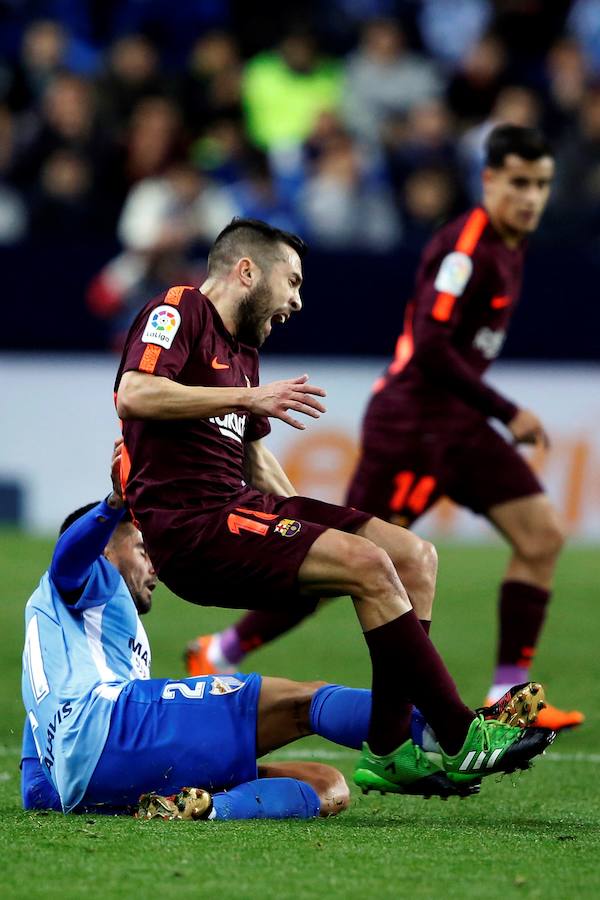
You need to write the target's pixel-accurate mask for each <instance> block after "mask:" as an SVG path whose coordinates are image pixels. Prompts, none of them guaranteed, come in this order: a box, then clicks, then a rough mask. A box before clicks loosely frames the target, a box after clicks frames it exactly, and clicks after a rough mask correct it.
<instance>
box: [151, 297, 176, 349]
mask: <svg viewBox="0 0 600 900" xmlns="http://www.w3.org/2000/svg"><path fill="white" fill-rule="evenodd" d="M180 325H181V313H180V312H179V310H178V309H175V308H174V307H173V306H157V307H156V309H153V310H152V312H151V313H150V315H149V316H148V321H147V322H146V327H145V329H144V333H143V335H142V341H143V342H144V344H158V346H159V347H164V349H165V350H168V349H169V347H170V346H171V344H172V343H173V338H174V337H175V335H176V334H177V332H178V330H179V326H180Z"/></svg>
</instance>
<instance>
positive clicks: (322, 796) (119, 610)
mask: <svg viewBox="0 0 600 900" xmlns="http://www.w3.org/2000/svg"><path fill="white" fill-rule="evenodd" d="M119 464H120V453H119V447H117V448H116V450H115V454H114V458H113V487H114V489H113V491H112V493H111V494H110V495H109V497H108V498H107V499H106V501H102V502H100V503H92V504H89V506H87V507H83V508H82V509H81V510H78V511H77V512H75V513H73V514H72V515H71V516H69V517H68V518H67V519H66V521H65V523H64V524H63V527H62V529H61V537H60V538H59V541H58V543H57V546H56V549H55V551H54V555H53V558H52V564H51V566H50V569H49V570H48V572H46V573H45V574H44V576H43V577H42V579H41V582H40V585H39V586H38V588H37V589H36V591H35V592H34V594H33V595H32V597H31V599H30V601H29V603H28V604H27V609H26V641H25V650H24V654H23V700H24V703H25V707H26V710H27V720H26V723H25V730H24V736H23V751H22V766H21V768H22V795H23V805H24V807H25V808H26V809H42V808H44V809H47V808H49V809H55V810H61V809H62V810H63V811H64V812H69V811H71V810H76V811H83V810H85V809H93V810H95V811H97V812H98V811H106V812H111V813H119V812H127V811H130V810H131V809H133V808H134V807H135V806H136V805H137V801H138V798H139V796H140V794H142V793H144V792H149V791H156V790H160V792H161V794H167V795H168V794H170V793H176V792H177V791H179V789H180V788H182V787H183V786H184V785H185V784H187V783H192V784H195V783H201V784H202V785H203V787H208V788H209V789H210V790H211V791H217V792H216V793H215V794H214V796H213V798H212V799H211V798H210V797H209V795H208V794H206V795H205V796H207V797H208V798H209V802H207V803H205V804H204V808H203V817H209V816H210V817H211V818H265V817H273V818H282V817H296V818H300V817H309V816H315V815H318V814H321V815H332V814H334V813H337V812H340V811H341V810H342V809H345V808H346V806H347V804H348V797H349V794H348V787H347V785H346V782H345V780H344V778H343V776H342V775H341V773H339V772H338V771H337V770H336V769H334V768H333V767H331V766H325V765H321V764H318V763H276V764H269V765H261V766H259V767H258V770H257V766H256V756H257V754H262V753H266V752H268V751H269V750H272V749H274V748H276V747H278V746H281V745H283V744H286V743H288V742H289V741H291V740H293V739H295V738H296V737H299V736H301V735H302V734H308V733H310V732H311V731H312V730H313V727H311V724H310V721H309V719H310V717H311V716H312V717H313V719H314V720H315V727H316V728H319V729H320V726H319V725H318V724H317V720H318V719H319V717H322V712H323V709H324V704H325V703H326V702H328V704H329V706H331V698H332V696H333V694H335V693H337V694H338V695H339V694H340V692H342V693H343V691H344V690H345V689H342V688H339V687H336V686H322V685H321V683H318V684H314V683H311V684H299V683H296V682H291V681H287V680H284V679H277V678H267V679H261V678H260V676H258V675H250V676H242V675H239V676H237V677H231V676H221V677H219V676H216V677H205V678H187V679H184V680H182V681H177V680H174V679H160V680H159V679H150V661H151V653H150V646H149V644H148V639H147V636H146V632H145V630H144V627H143V625H142V622H141V620H140V615H143V614H145V613H147V612H149V610H150V608H151V605H152V591H153V590H154V588H155V586H156V576H155V574H154V570H153V568H152V565H151V563H150V561H149V559H148V556H147V554H146V550H145V548H144V544H143V540H142V536H141V534H140V532H139V531H138V530H137V528H136V527H135V526H134V525H133V523H132V522H131V521H130V520H129V518H128V516H127V514H126V512H125V510H124V507H123V502H122V499H121V497H120V493H119V486H118V477H117V476H116V473H117V472H118V467H119ZM322 687H325V688H326V690H325V691H323V690H322ZM331 687H334V691H333V694H332V691H331V690H329V688H331ZM350 693H351V695H352V698H353V701H354V702H353V707H354V708H355V717H356V723H355V724H353V723H352V722H347V723H346V724H341V723H340V727H339V736H340V737H341V739H343V738H344V734H346V735H350V737H349V740H350V741H354V743H355V744H356V742H357V740H359V739H360V738H361V734H362V736H364V734H363V732H364V733H366V727H367V725H366V723H367V722H368V716H369V714H370V695H369V692H368V691H352V692H350ZM333 705H334V706H336V705H337V704H336V702H335V700H334V704H333ZM344 708H345V709H347V711H348V712H352V710H351V709H350V708H349V707H348V705H347V704H345V706H344ZM335 715H337V714H336V713H335V710H334V718H335ZM325 718H326V719H328V721H329V727H331V715H329V714H328V715H327V716H325ZM327 727H328V726H327V725H325V726H324V730H323V729H320V730H322V732H323V733H324V734H327ZM333 727H334V730H335V729H336V728H337V726H336V725H335V724H334V725H333ZM353 730H357V733H358V738H356V739H355V738H353V736H352V731H353ZM257 775H260V776H261V777H259V778H257ZM267 779H268V780H267ZM225 788H226V789H227V793H226V794H225V793H222V792H220V791H218V789H225ZM199 793H200V795H202V792H199ZM149 801H150V802H149ZM197 808H198V806H197V805H196V809H197ZM143 812H144V814H145V815H152V814H154V813H156V814H158V815H166V816H167V817H168V816H169V814H170V813H171V814H172V813H175V814H176V815H177V808H176V807H174V804H173V803H172V802H171V803H169V801H165V800H164V798H160V797H158V798H157V797H156V796H155V794H154V793H151V795H150V797H146V798H145V805H144V806H143ZM194 817H195V816H194Z"/></svg>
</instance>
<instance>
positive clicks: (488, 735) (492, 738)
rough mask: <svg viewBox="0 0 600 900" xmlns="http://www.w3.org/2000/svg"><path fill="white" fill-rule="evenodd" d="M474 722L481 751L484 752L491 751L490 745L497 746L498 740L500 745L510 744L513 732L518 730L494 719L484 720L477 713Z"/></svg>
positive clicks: (480, 714)
mask: <svg viewBox="0 0 600 900" xmlns="http://www.w3.org/2000/svg"><path fill="white" fill-rule="evenodd" d="M476 721H477V722H478V728H479V731H480V734H481V749H482V750H485V751H486V752H487V751H488V750H490V749H491V747H492V744H495V745H496V746H498V743H499V741H498V738H500V739H501V743H502V744H508V743H511V742H512V739H513V737H514V734H515V731H518V729H516V728H513V727H512V726H511V725H506V724H505V723H504V722H498V721H497V720H496V719H486V718H485V716H484V715H483V713H479V715H478V716H477V717H476Z"/></svg>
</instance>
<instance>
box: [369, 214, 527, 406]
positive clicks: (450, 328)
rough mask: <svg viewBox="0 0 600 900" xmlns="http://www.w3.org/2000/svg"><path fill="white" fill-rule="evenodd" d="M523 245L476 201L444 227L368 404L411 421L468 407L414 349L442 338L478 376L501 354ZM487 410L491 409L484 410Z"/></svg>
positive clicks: (517, 286) (420, 274) (431, 248)
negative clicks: (510, 239) (511, 242)
mask: <svg viewBox="0 0 600 900" xmlns="http://www.w3.org/2000/svg"><path fill="white" fill-rule="evenodd" d="M523 260H524V247H523V245H521V246H519V247H516V248H510V247H508V246H507V245H506V243H505V242H504V241H503V240H502V239H501V237H500V236H499V235H498V233H497V232H496V231H495V230H494V228H493V227H492V226H491V224H490V222H489V219H488V215H487V213H486V211H485V210H484V209H482V208H481V207H476V208H475V209H473V210H471V211H469V212H468V213H466V214H465V215H462V216H460V217H459V218H457V219H454V220H453V221H451V222H449V223H448V224H447V225H445V226H444V227H442V228H441V229H440V230H439V231H438V232H437V233H436V234H435V235H434V236H433V238H432V239H431V241H430V242H429V244H428V245H427V247H426V248H425V250H424V252H423V255H422V258H421V263H420V266H419V269H418V272H417V277H416V286H415V293H414V296H413V299H412V300H411V301H410V303H409V304H408V306H407V308H406V313H405V319H404V330H403V332H402V334H401V335H400V337H399V338H398V342H397V344H396V353H395V357H394V360H393V362H392V363H391V365H390V366H389V368H388V370H387V372H386V373H385V375H384V376H383V378H382V379H380V380H379V382H378V383H376V386H375V397H374V398H373V401H372V406H373V412H375V411H377V413H378V415H379V416H380V417H381V416H383V415H384V410H385V415H386V416H387V415H390V414H392V415H393V414H397V415H399V416H402V417H407V418H405V421H408V422H410V421H411V420H412V418H413V415H414V417H415V419H418V420H419V421H422V419H423V415H424V414H425V415H429V416H435V417H441V418H449V419H452V418H454V419H456V418H457V417H458V418H459V419H460V418H464V417H466V418H468V417H469V416H470V415H472V414H473V412H474V411H473V409H470V408H469V406H468V404H466V403H465V402H464V401H462V400H461V399H460V397H458V396H457V395H456V393H455V392H453V391H452V389H451V388H448V389H446V388H444V386H443V385H440V384H439V383H437V382H436V383H433V382H432V381H431V380H430V379H429V378H428V375H427V372H426V371H425V367H423V366H421V364H420V359H419V350H420V348H421V347H422V346H424V345H425V343H426V342H427V341H429V340H430V339H432V338H433V339H437V340H439V339H440V338H441V339H442V340H445V341H448V342H449V344H450V346H451V347H452V348H453V349H454V350H455V351H456V352H457V353H458V354H459V355H460V357H461V358H462V360H463V361H464V362H465V363H466V364H467V365H468V367H469V369H470V370H471V372H472V373H473V375H474V376H475V377H477V378H479V377H480V376H481V375H482V374H483V373H484V372H485V370H486V369H487V368H488V366H489V365H490V363H491V362H492V361H493V360H494V359H495V358H496V356H498V354H499V353H500V350H501V348H502V345H503V343H504V340H505V337H506V332H507V329H508V326H509V322H510V319H511V316H512V313H513V311H514V308H515V305H516V303H517V300H518V297H519V294H520V290H521V281H522V273H523ZM488 414H491V413H488Z"/></svg>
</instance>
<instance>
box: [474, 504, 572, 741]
mask: <svg viewBox="0 0 600 900" xmlns="http://www.w3.org/2000/svg"><path fill="white" fill-rule="evenodd" d="M487 515H488V518H489V519H490V521H491V522H492V523H493V524H494V525H495V526H496V528H498V530H499V531H500V532H501V533H502V534H503V535H504V536H505V537H506V539H507V540H508V542H509V543H510V545H511V547H512V551H513V552H512V556H511V558H510V561H509V563H508V567H507V570H506V574H505V578H504V582H503V583H502V586H501V590H500V599H499V620H500V635H499V642H498V657H497V665H496V671H495V674H494V685H493V687H492V690H491V692H490V697H491V699H496V698H497V696H500V695H501V694H503V693H504V690H505V689H506V688H505V685H507V684H508V683H509V682H510V683H511V684H514V683H516V682H520V681H525V680H526V679H527V678H528V675H529V667H530V665H531V662H532V660H533V656H534V653H535V648H536V646H537V643H538V639H539V636H540V633H541V630H542V626H543V623H544V619H545V616H546V610H547V606H548V602H549V600H550V597H551V591H552V585H553V579H554V571H555V567H556V562H557V559H558V556H559V554H560V551H561V549H562V546H563V543H564V532H563V527H562V523H561V521H560V517H559V515H558V512H557V510H556V509H555V507H554V506H553V504H552V503H551V502H550V500H549V499H548V497H547V496H546V495H545V494H543V493H537V494H533V495H531V496H528V497H521V498H519V499H516V500H511V501H508V502H506V503H500V504H497V505H495V506H493V507H491V508H490V509H489V511H488V514H487ZM583 718H584V717H583V715H582V714H581V713H579V712H577V711H569V712H564V711H562V710H559V709H556V708H555V707H552V706H548V707H546V709H545V710H543V711H542V712H541V713H540V717H539V720H538V721H539V724H540V725H544V726H546V727H549V728H553V729H554V730H557V729H560V728H568V727H572V726H574V725H578V724H580V723H581V722H582V721H583Z"/></svg>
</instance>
